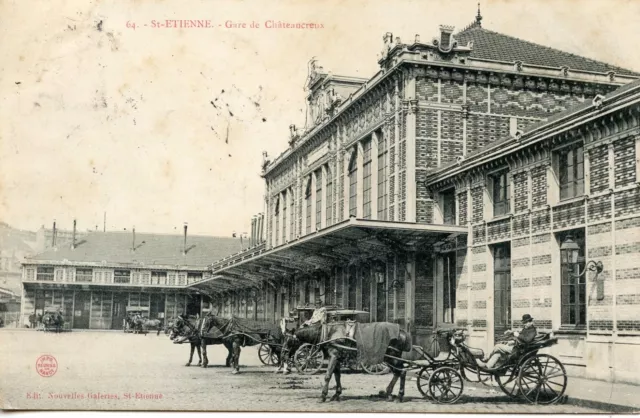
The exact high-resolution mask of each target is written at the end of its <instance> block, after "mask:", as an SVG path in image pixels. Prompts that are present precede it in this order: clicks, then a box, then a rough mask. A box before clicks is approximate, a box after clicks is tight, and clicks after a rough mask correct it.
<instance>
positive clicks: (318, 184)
mask: <svg viewBox="0 0 640 418" xmlns="http://www.w3.org/2000/svg"><path fill="white" fill-rule="evenodd" d="M320 228H322V170H318V171H317V172H316V230H319V229H320Z"/></svg>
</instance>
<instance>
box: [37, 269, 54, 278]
mask: <svg viewBox="0 0 640 418" xmlns="http://www.w3.org/2000/svg"><path fill="white" fill-rule="evenodd" d="M36 280H41V281H47V282H52V281H53V267H38V275H37V277H36Z"/></svg>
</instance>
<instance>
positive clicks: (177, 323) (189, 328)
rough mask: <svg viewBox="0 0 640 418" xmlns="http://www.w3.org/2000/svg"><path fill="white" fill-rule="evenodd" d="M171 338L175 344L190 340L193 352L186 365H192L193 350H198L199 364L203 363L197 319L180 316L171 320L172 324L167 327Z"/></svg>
mask: <svg viewBox="0 0 640 418" xmlns="http://www.w3.org/2000/svg"><path fill="white" fill-rule="evenodd" d="M167 332H168V334H169V339H170V340H171V341H173V343H174V344H184V343H186V342H189V344H190V345H191V352H190V354H189V361H188V362H187V364H185V366H187V367H188V366H191V362H192V361H193V352H194V351H195V350H196V349H197V350H198V366H200V365H202V353H201V350H200V336H199V334H198V328H197V320H187V319H186V318H183V317H181V316H179V317H178V318H177V319H175V320H172V321H170V325H169V327H168V328H167Z"/></svg>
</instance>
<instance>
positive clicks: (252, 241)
mask: <svg viewBox="0 0 640 418" xmlns="http://www.w3.org/2000/svg"><path fill="white" fill-rule="evenodd" d="M256 220H257V218H256V216H255V215H253V217H252V218H251V237H250V238H249V246H250V247H253V246H254V245H256V224H257V222H256Z"/></svg>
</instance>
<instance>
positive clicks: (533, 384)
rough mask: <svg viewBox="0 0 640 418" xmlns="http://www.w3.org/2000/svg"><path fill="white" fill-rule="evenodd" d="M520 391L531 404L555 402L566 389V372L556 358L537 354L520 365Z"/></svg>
mask: <svg viewBox="0 0 640 418" xmlns="http://www.w3.org/2000/svg"><path fill="white" fill-rule="evenodd" d="M518 386H519V388H520V393H521V394H522V396H524V398H525V399H526V400H528V401H529V402H531V403H533V404H551V403H554V402H557V401H558V399H560V398H561V397H562V395H564V392H565V390H566V389H567V372H566V370H565V369H564V366H563V365H562V363H560V360H558V359H557V358H555V357H553V356H550V355H548V354H537V355H535V356H533V357H531V358H529V359H527V360H526V361H525V362H524V364H523V365H522V366H520V373H519V374H518Z"/></svg>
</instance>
